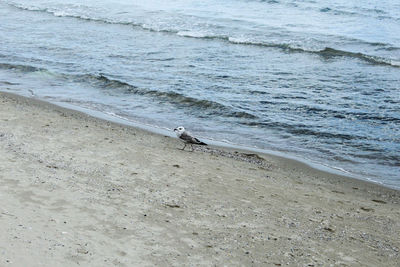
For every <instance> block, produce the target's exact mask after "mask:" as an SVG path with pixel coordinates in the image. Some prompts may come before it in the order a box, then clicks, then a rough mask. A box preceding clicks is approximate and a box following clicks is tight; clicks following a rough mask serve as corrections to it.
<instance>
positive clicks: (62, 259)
mask: <svg viewBox="0 0 400 267" xmlns="http://www.w3.org/2000/svg"><path fill="white" fill-rule="evenodd" d="M181 147H182V144H181V143H180V142H179V140H177V139H175V138H171V137H166V136H162V135H157V134H153V133H149V132H146V131H143V130H140V129H136V128H132V127H128V126H124V125H119V124H117V123H112V122H109V121H104V120H101V119H97V118H93V117H90V116H88V115H85V114H83V113H80V112H77V111H73V110H68V109H64V108H61V107H58V106H55V105H52V104H48V103H45V102H42V101H38V100H34V99H28V98H24V97H19V96H15V95H11V94H6V93H0V158H1V160H0V203H1V205H0V233H1V234H0V266H224V265H225V266H399V262H400V256H399V250H400V192H399V191H396V190H392V189H388V188H385V187H382V186H379V185H376V184H372V183H368V182H363V181H359V180H356V179H350V178H347V177H342V176H338V175H334V174H330V173H326V172H322V171H319V170H315V169H312V168H310V167H308V166H307V165H305V164H303V163H299V162H296V161H293V160H289V159H284V158H279V157H276V156H270V155H264V154H263V155H261V154H260V155H255V154H252V153H251V152H245V151H235V150H229V149H222V148H217V147H209V148H207V149H201V150H200V149H196V150H195V151H194V152H189V151H181V150H179V148H181Z"/></svg>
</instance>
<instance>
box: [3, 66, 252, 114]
mask: <svg viewBox="0 0 400 267" xmlns="http://www.w3.org/2000/svg"><path fill="white" fill-rule="evenodd" d="M0 69H8V70H17V71H20V72H24V73H29V72H46V73H51V72H50V71H49V70H47V69H44V68H39V67H35V66H29V65H20V64H9V63H0ZM54 76H57V78H58V79H60V78H62V79H64V80H65V81H66V82H71V81H72V82H76V83H88V84H90V85H91V86H94V87H96V88H102V90H110V91H112V92H113V93H115V92H118V93H120V94H134V95H141V96H148V97H152V98H155V99H156V100H157V101H160V102H168V103H169V104H172V105H174V106H176V107H177V108H184V109H186V110H192V112H203V113H204V114H205V115H211V116H222V117H234V118H239V119H257V118H258V117H257V116H256V115H253V114H251V113H249V112H246V111H243V110H240V109H238V108H234V107H231V106H226V105H224V104H221V103H218V102H216V101H213V100H208V99H199V98H195V97H191V96H187V95H184V94H182V93H179V92H174V91H159V90H155V89H150V88H143V87H138V86H135V85H132V84H130V83H129V82H127V81H123V80H119V79H114V78H111V77H109V76H108V75H107V74H103V73H99V74H58V73H57V74H56V73H54Z"/></svg>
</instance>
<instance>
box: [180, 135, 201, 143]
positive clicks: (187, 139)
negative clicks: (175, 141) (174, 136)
mask: <svg viewBox="0 0 400 267" xmlns="http://www.w3.org/2000/svg"><path fill="white" fill-rule="evenodd" d="M179 138H180V139H182V140H183V141H185V142H186V143H191V144H197V143H200V141H199V140H198V139H197V138H195V137H193V136H191V135H190V134H189V133H187V132H183V133H182V134H181V136H179Z"/></svg>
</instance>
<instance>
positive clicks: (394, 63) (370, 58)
mask: <svg viewBox="0 0 400 267" xmlns="http://www.w3.org/2000/svg"><path fill="white" fill-rule="evenodd" d="M8 4H9V5H11V6H13V7H15V8H18V9H22V10H28V11H35V12H45V13H49V14H52V15H54V16H57V17H71V18H76V19H81V20H86V21H94V22H100V23H106V24H120V25H128V26H132V27H136V28H141V29H143V30H147V31H151V32H163V33H170V34H176V35H178V36H180V37H184V38H198V39H216V40H220V41H226V42H229V43H231V44H237V45H253V46H260V47H270V48H278V49H281V50H284V51H287V52H296V53H311V54H317V55H320V56H322V57H350V58H357V59H359V60H363V61H365V62H368V63H369V64H375V65H386V66H391V67H400V59H392V58H385V57H380V56H375V55H368V54H365V53H361V52H352V51H345V50H341V49H336V48H333V47H325V48H323V49H310V48H308V47H306V46H304V47H303V46H301V45H299V44H290V43H284V42H282V43H281V42H279V41H278V42H274V41H269V40H256V39H252V38H247V37H233V36H229V35H226V34H221V33H214V32H211V31H204V30H201V29H198V30H180V29H178V28H173V26H166V27H165V26H163V27H161V26H157V25H149V24H146V23H142V22H138V21H133V20H132V19H129V20H120V19H112V18H105V17H96V16H93V15H90V14H82V13H84V12H82V13H79V10H80V9H83V10H86V8H84V7H82V6H81V5H80V6H79V9H78V11H76V10H75V9H73V8H71V9H68V8H67V9H66V10H64V9H61V8H55V7H53V8H41V7H37V6H32V5H23V4H17V3H14V2H9V3H8ZM364 43H365V45H367V46H374V47H376V46H380V50H384V51H385V50H386V51H388V52H390V51H393V50H400V48H399V47H393V46H390V45H388V44H384V43H368V42H364Z"/></svg>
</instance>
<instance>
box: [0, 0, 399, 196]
mask: <svg viewBox="0 0 400 267" xmlns="http://www.w3.org/2000/svg"><path fill="white" fill-rule="evenodd" d="M0 90H2V91H9V92H14V93H17V94H21V95H27V96H34V97H37V98H40V99H44V100H47V101H50V102H61V103H68V104H69V105H72V106H76V107H82V108H86V109H88V110H94V111H98V112H102V113H104V114H109V115H112V116H115V117H116V118H120V119H121V118H122V119H124V120H126V121H127V122H129V121H133V122H139V123H144V124H146V125H152V126H154V127H159V128H164V129H172V128H174V127H176V126H179V125H184V126H185V127H186V128H188V129H190V130H191V131H192V132H194V133H196V135H197V136H199V137H201V138H205V139H206V140H207V139H213V140H217V141H223V142H227V143H231V144H240V145H244V146H246V147H249V148H258V149H265V150H270V151H279V152H281V153H284V154H285V155H288V156H293V157H297V158H299V159H304V160H306V161H310V162H313V163H316V164H321V165H323V166H329V167H332V168H335V169H340V170H343V171H344V172H345V173H346V174H348V175H353V176H356V177H360V178H363V179H368V180H372V181H375V182H378V183H381V184H384V185H386V186H389V187H393V188H397V189H399V188H400V2H399V1H397V0H382V1H368V0H367V1H355V0H346V1H344V0H325V1H322V0H321V1H320V0H302V1H301V0H269V1H257V0H205V1H190V0H171V1H161V0H148V1H129V0H99V1H94V0H86V1H82V0H80V1H78V0H63V1H61V0H29V1H28V0H0Z"/></svg>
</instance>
